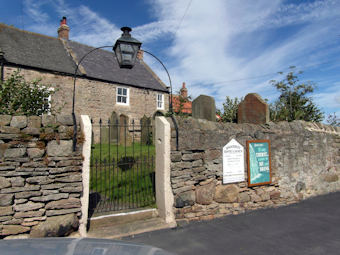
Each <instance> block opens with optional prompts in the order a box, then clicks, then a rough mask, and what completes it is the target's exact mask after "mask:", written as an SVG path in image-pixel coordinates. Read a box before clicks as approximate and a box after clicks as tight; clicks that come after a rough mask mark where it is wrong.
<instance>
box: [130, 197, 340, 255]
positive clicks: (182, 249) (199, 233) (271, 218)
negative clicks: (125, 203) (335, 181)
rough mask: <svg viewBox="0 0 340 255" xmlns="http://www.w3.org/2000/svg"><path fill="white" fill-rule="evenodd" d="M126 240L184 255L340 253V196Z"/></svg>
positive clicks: (192, 224) (316, 198) (328, 254)
mask: <svg viewBox="0 0 340 255" xmlns="http://www.w3.org/2000/svg"><path fill="white" fill-rule="evenodd" d="M124 240H127V241H132V242H136V243H144V244H150V245H153V246H157V247H160V248H163V249H165V250H168V251H170V252H174V253H176V254H179V255H182V254H183V255H184V254H195V255H201V254H203V255H205V254H209V255H210V254H231V255H237V254H253V255H255V254H256V255H257V254H266V255H268V254H270V255H274V254H275V255H276V254H277V255H280V254H285V255H294V254H299V255H304V254H313V255H314V254H315V255H322V254H327V255H331V254H337V255H338V254H340V192H338V193H333V194H329V195H326V196H319V197H315V198H312V199H309V200H306V201H303V202H301V203H299V204H294V205H290V206H287V207H281V208H276V209H274V208H272V209H266V210H258V211H253V212H248V213H245V214H241V215H236V216H226V217H223V218H219V219H215V220H212V221H204V222H193V223H190V224H187V225H185V226H182V227H177V228H176V229H167V230H160V231H154V232H151V233H144V234H141V235H137V236H135V237H129V238H124Z"/></svg>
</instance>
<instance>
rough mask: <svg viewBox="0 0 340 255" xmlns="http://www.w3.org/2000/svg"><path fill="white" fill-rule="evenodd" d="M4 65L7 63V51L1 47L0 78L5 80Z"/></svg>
mask: <svg viewBox="0 0 340 255" xmlns="http://www.w3.org/2000/svg"><path fill="white" fill-rule="evenodd" d="M4 65H5V53H4V52H3V51H2V50H1V48H0V73H1V74H0V79H1V82H3V81H4Z"/></svg>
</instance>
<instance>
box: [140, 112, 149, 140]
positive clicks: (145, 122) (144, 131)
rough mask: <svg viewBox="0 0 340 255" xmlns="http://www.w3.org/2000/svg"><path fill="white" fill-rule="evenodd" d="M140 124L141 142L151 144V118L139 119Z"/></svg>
mask: <svg viewBox="0 0 340 255" xmlns="http://www.w3.org/2000/svg"><path fill="white" fill-rule="evenodd" d="M140 126H141V144H143V145H150V144H152V127H151V118H148V117H146V116H145V115H144V116H143V118H141V119H140Z"/></svg>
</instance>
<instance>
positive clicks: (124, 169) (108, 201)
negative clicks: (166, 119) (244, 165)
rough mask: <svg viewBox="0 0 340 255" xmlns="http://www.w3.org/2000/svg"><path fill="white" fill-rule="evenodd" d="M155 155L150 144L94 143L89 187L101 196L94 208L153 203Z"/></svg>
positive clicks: (108, 208)
mask: <svg viewBox="0 0 340 255" xmlns="http://www.w3.org/2000/svg"><path fill="white" fill-rule="evenodd" d="M154 155H155V147H154V146H152V145H151V146H147V145H141V144H140V143H134V144H133V145H131V146H126V147H125V146H120V145H119V146H117V145H113V144H111V145H108V144H101V145H100V144H96V145H94V147H93V149H92V155H91V178H90V189H91V191H92V192H95V193H96V194H97V196H100V198H99V197H98V200H100V201H101V202H100V203H99V204H98V205H97V211H104V210H122V209H129V208H138V207H145V206H154V204H155V197H154V190H153V189H154V187H153V182H152V179H154V174H153V173H154V161H153V160H154Z"/></svg>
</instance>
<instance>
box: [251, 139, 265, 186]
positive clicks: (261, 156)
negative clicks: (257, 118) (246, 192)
mask: <svg viewBox="0 0 340 255" xmlns="http://www.w3.org/2000/svg"><path fill="white" fill-rule="evenodd" d="M247 154H248V155H247V160H248V186H256V185H263V184H269V183H271V161H270V141H269V140H254V141H247Z"/></svg>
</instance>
